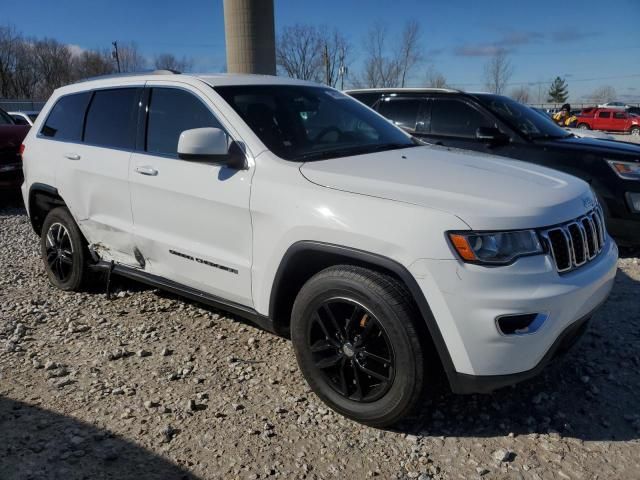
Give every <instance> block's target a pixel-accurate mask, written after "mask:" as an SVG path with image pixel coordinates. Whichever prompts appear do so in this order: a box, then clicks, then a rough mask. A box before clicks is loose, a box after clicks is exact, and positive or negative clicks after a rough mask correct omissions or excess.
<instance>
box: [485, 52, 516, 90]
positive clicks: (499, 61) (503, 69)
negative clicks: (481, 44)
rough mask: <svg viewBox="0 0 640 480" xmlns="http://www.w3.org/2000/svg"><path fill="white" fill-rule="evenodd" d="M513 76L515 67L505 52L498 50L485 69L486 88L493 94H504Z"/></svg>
mask: <svg viewBox="0 0 640 480" xmlns="http://www.w3.org/2000/svg"><path fill="white" fill-rule="evenodd" d="M512 75H513V66H512V65H511V60H509V56H508V55H507V52H506V51H505V50H498V51H497V52H496V53H495V54H494V55H493V56H492V57H491V58H490V59H489V61H488V62H487V63H486V65H485V67H484V77H485V87H486V89H487V90H488V91H490V92H491V93H497V94H502V93H504V92H505V90H506V87H507V84H508V83H509V80H510V79H511V76H512Z"/></svg>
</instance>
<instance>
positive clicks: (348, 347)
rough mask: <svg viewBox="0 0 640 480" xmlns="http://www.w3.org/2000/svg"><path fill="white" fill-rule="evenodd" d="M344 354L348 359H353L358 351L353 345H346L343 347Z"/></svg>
mask: <svg viewBox="0 0 640 480" xmlns="http://www.w3.org/2000/svg"><path fill="white" fill-rule="evenodd" d="M342 353H344V354H345V355H346V356H347V358H353V356H354V355H355V354H356V351H355V349H354V348H353V345H351V344H350V343H345V344H344V345H343V346H342Z"/></svg>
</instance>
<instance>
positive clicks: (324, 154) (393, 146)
mask: <svg viewBox="0 0 640 480" xmlns="http://www.w3.org/2000/svg"><path fill="white" fill-rule="evenodd" d="M417 146H418V145H416V144H414V143H381V144H379V145H358V146H355V147H348V148H336V149H333V150H323V151H320V152H312V153H306V154H304V155H300V156H299V157H296V158H295V160H297V161H305V162H308V161H312V160H325V159H328V158H337V157H348V156H351V155H364V154H366V153H374V152H382V151H385V150H398V149H401V148H410V147H417Z"/></svg>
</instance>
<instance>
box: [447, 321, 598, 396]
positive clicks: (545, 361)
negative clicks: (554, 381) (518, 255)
mask: <svg viewBox="0 0 640 480" xmlns="http://www.w3.org/2000/svg"><path fill="white" fill-rule="evenodd" d="M593 313H595V309H594V310H593V311H591V312H590V313H589V314H588V315H586V316H584V317H582V318H581V319H579V320H577V321H576V322H574V323H572V324H571V325H569V326H568V327H567V328H566V329H565V330H564V331H563V332H562V333H561V334H560V335H559V336H558V338H557V339H556V341H555V342H554V343H553V345H552V346H551V348H549V350H548V351H547V353H546V354H545V356H544V357H543V358H542V360H540V362H539V363H538V364H537V365H536V366H535V367H533V368H532V369H531V370H527V371H525V372H519V373H513V374H509V375H467V374H464V373H457V372H456V373H455V374H454V375H453V377H451V378H449V384H450V386H451V390H452V391H453V392H454V393H459V394H469V393H490V392H493V391H494V390H498V389H499V388H502V387H506V386H509V385H514V384H516V383H520V382H523V381H525V380H529V379H531V378H533V377H536V376H537V375H539V374H540V372H541V371H542V370H543V369H544V368H546V367H547V366H548V365H549V364H550V363H552V362H553V361H554V360H555V359H556V358H558V357H560V356H562V355H563V354H565V353H566V352H568V351H569V350H570V349H571V348H572V347H573V346H574V345H575V344H576V343H577V342H578V341H579V340H580V338H582V336H583V335H584V333H585V332H586V331H587V328H588V326H589V323H590V320H591V317H592V315H593Z"/></svg>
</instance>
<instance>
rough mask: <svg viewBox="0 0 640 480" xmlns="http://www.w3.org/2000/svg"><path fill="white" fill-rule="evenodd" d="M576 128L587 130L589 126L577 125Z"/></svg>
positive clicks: (584, 124)
mask: <svg viewBox="0 0 640 480" xmlns="http://www.w3.org/2000/svg"><path fill="white" fill-rule="evenodd" d="M578 128H579V129H580V130H589V125H587V124H586V123H579V124H578Z"/></svg>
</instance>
